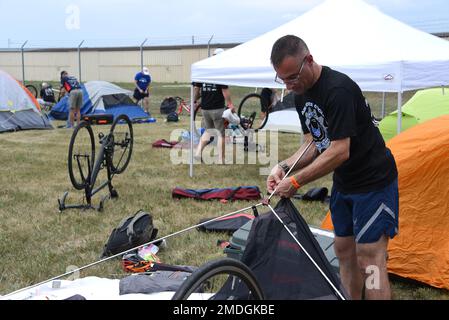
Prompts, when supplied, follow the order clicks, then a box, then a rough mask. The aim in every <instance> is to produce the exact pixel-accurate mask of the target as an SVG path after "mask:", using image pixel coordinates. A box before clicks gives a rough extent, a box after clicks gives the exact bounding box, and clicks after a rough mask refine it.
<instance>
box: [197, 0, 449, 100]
mask: <svg viewBox="0 0 449 320" xmlns="http://www.w3.org/2000/svg"><path fill="white" fill-rule="evenodd" d="M287 34H294V35H297V36H299V37H300V38H302V39H303V40H304V41H305V42H306V43H307V45H308V47H309V50H310V53H311V54H312V55H313V56H314V59H315V60H316V61H317V62H318V63H319V64H321V65H327V66H329V67H331V68H333V69H336V70H339V71H341V72H344V73H346V74H347V75H349V76H350V77H351V78H352V79H353V80H355V81H356V82H357V83H358V85H359V86H360V87H361V89H362V90H363V91H374V92H402V91H408V90H415V89H420V88H426V87H435V86H441V85H447V84H449V42H448V41H446V40H443V39H441V38H438V37H436V36H433V35H430V34H428V33H425V32H422V31H419V30H417V29H414V28H412V27H410V26H408V25H406V24H404V23H402V22H400V21H398V20H395V19H393V18H391V17H389V16H387V15H385V14H383V13H382V12H380V11H379V10H378V9H376V8H375V7H374V6H372V5H368V4H366V3H364V2H363V1H361V0H328V1H325V2H324V3H322V4H321V5H318V6H317V7H315V8H313V9H312V10H310V11H308V12H307V13H305V14H303V15H301V16H300V17H298V18H296V19H294V20H292V21H290V22H288V23H286V24H284V25H282V26H280V27H278V28H276V29H274V30H272V31H270V32H267V33H266V34H264V35H262V36H260V37H257V38H255V39H253V40H251V41H248V42H246V43H244V44H241V45H239V46H237V47H235V48H233V49H230V50H227V51H225V52H223V53H221V54H219V55H216V56H213V57H211V58H208V59H205V60H202V61H199V62H197V63H195V64H193V65H192V80H193V81H197V82H209V83H220V84H227V85H237V86H247V87H270V88H276V87H282V85H280V84H277V83H276V82H274V77H275V72H274V70H273V67H272V65H271V63H270V54H271V48H272V46H273V44H274V42H275V41H276V40H277V39H279V38H280V37H282V36H284V35H287Z"/></svg>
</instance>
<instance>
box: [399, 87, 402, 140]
mask: <svg viewBox="0 0 449 320" xmlns="http://www.w3.org/2000/svg"><path fill="white" fill-rule="evenodd" d="M401 126H402V91H399V92H398V134H400V133H401Z"/></svg>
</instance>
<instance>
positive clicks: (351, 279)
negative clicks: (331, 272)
mask: <svg viewBox="0 0 449 320" xmlns="http://www.w3.org/2000/svg"><path fill="white" fill-rule="evenodd" d="M334 249H335V254H336V255H337V258H338V261H339V264H340V278H341V282H342V284H343V287H344V288H345V289H346V291H347V292H348V294H349V295H350V296H351V299H353V300H360V299H361V298H362V290H363V276H362V274H361V272H360V268H359V265H358V262H357V254H356V244H355V240H354V237H353V236H351V237H337V236H335V243H334Z"/></svg>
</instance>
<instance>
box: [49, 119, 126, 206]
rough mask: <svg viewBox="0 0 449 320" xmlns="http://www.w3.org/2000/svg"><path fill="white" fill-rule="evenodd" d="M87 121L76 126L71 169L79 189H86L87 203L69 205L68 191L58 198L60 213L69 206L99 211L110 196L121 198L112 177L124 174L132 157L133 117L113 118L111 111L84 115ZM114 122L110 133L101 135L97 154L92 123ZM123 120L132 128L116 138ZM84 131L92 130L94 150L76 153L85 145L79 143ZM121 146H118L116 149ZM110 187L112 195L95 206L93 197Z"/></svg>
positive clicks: (91, 140)
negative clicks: (104, 173)
mask: <svg viewBox="0 0 449 320" xmlns="http://www.w3.org/2000/svg"><path fill="white" fill-rule="evenodd" d="M83 120H84V121H83V122H81V123H80V124H79V125H78V126H77V127H76V128H75V130H74V132H73V134H72V138H71V140H70V144H69V157H68V170H69V176H70V180H71V182H72V185H73V186H74V187H75V189H77V190H84V194H85V200H86V203H83V204H79V205H66V204H65V201H66V198H67V195H68V192H65V193H64V195H63V197H62V199H58V203H59V211H60V212H62V211H63V210H65V209H69V208H78V209H97V210H98V211H102V210H103V203H104V201H105V200H106V199H109V198H117V197H118V193H117V191H116V190H115V189H114V187H113V185H112V178H113V177H114V175H115V174H121V173H123V172H124V171H125V169H126V167H127V166H128V164H129V161H130V159H131V154H132V146H133V130H132V123H131V121H130V120H129V118H128V116H126V115H124V114H122V115H120V116H118V117H116V118H115V119H114V120H113V117H112V115H109V114H107V115H86V116H84V117H83ZM110 123H112V126H111V128H110V131H109V133H108V134H107V135H104V134H103V133H101V132H100V133H99V134H98V137H99V142H100V145H101V147H100V151H99V152H98V155H97V156H96V155H95V138H94V134H93V131H92V128H91V125H92V124H98V125H101V124H110ZM119 123H122V124H123V123H124V125H125V126H127V127H126V128H127V129H128V131H126V132H125V135H124V136H123V137H121V136H119V138H118V139H116V138H115V137H114V134H115V131H114V130H115V129H116V127H117V125H118V124H119ZM80 132H81V134H82V133H84V132H87V133H88V136H89V139H88V141H89V143H88V145H89V146H90V152H89V151H88V152H85V150H84V151H75V152H74V146H77V147H79V146H82V144H81V145H79V142H78V143H77V142H76V141H78V140H77V137H78V136H79V134H80ZM81 136H82V135H81ZM81 141H83V140H81ZM117 147H118V149H116V148H117ZM120 154H121V156H120ZM125 155H126V156H125ZM93 159H96V160H95V163H92V162H93ZM114 159H118V162H117V161H114ZM86 166H87V167H86ZM104 168H106V171H107V180H106V181H104V182H102V183H101V184H100V185H99V186H97V187H96V182H97V178H98V174H99V173H100V171H101V170H102V169H104ZM86 171H87V172H86ZM106 186H107V187H108V189H109V194H108V195H106V196H104V197H103V198H102V199H101V201H100V205H99V206H98V207H94V206H93V205H92V197H93V196H94V195H95V194H96V193H98V192H99V191H100V190H102V189H103V188H105V187H106Z"/></svg>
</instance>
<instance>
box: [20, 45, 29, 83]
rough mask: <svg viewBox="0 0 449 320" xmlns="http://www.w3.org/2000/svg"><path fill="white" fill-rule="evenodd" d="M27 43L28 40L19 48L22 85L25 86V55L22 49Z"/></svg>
mask: <svg viewBox="0 0 449 320" xmlns="http://www.w3.org/2000/svg"><path fill="white" fill-rule="evenodd" d="M27 43H28V40H27V41H25V42H24V43H23V44H22V47H20V51H22V83H23V84H24V85H25V54H24V48H25V45H26V44H27Z"/></svg>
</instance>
